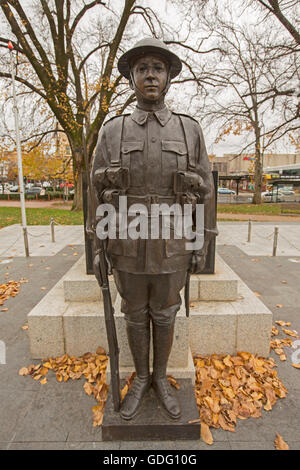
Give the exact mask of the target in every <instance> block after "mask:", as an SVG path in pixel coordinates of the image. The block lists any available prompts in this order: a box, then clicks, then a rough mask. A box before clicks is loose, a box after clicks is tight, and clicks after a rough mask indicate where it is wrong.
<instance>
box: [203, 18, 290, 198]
mask: <svg viewBox="0 0 300 470" xmlns="http://www.w3.org/2000/svg"><path fill="white" fill-rule="evenodd" d="M206 25H207V27H209V28H211V30H213V31H214V34H215V37H216V40H217V41H218V43H219V44H220V45H222V48H223V50H224V51H225V52H224V53H223V54H219V63H218V64H217V66H216V69H215V75H216V84H217V86H216V87H215V89H214V91H213V92H212V93H211V94H210V99H209V101H207V102H206V111H205V118H206V119H207V120H208V122H209V124H210V126H214V127H215V129H216V133H217V140H220V139H221V138H224V137H225V136H226V135H228V134H239V135H242V134H243V135H245V144H244V145H243V146H242V147H243V148H241V150H240V152H239V154H241V153H243V152H244V151H246V150H248V151H249V150H250V151H251V149H252V148H253V147H254V154H255V194H254V198H253V203H255V204H259V203H261V187H262V170H263V168H262V157H263V153H264V151H265V149H266V148H268V147H270V146H271V145H272V144H274V143H275V142H276V141H278V140H279V139H281V138H282V137H283V136H284V135H286V134H287V133H288V132H292V131H295V130H296V129H299V121H297V118H299V106H298V103H297V99H296V97H295V93H294V88H293V86H292V84H293V83H294V81H295V80H296V79H299V68H298V67H297V66H296V64H295V61H296V56H295V53H294V50H293V51H292V52H291V51H289V53H287V52H286V50H285V49H284V48H283V47H281V50H280V49H279V48H278V47H276V42H277V36H276V35H277V31H273V30H272V29H269V30H267V31H264V30H262V29H261V28H256V27H249V26H247V27H245V26H243V25H237V24H236V23H234V21H233V20H232V18H231V19H230V18H229V17H228V16H227V18H226V19H224V18H223V17H222V15H220V14H218V12H215V14H214V17H213V19H212V18H209V19H207V21H206ZM279 90H284V91H282V92H280V91H279ZM251 136H252V137H251Z"/></svg>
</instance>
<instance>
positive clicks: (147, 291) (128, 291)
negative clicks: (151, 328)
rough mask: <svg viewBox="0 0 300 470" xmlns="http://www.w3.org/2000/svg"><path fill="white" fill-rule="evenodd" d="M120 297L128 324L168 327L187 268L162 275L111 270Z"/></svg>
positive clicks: (175, 308)
mask: <svg viewBox="0 0 300 470" xmlns="http://www.w3.org/2000/svg"><path fill="white" fill-rule="evenodd" d="M113 274H114V279H115V283H116V286H117V289H118V291H119V293H120V296H121V298H122V302H121V311H122V312H123V313H124V314H125V320H126V322H127V324H128V325H140V326H142V325H147V324H148V323H149V318H151V319H152V322H153V323H154V324H155V325H157V326H170V325H172V324H173V323H174V321H175V317H176V313H177V312H178V310H179V309H180V306H181V297H180V291H181V289H182V288H183V287H184V285H185V282H186V276H187V270H184V271H177V272H173V273H165V274H144V273H142V274H135V273H128V272H125V271H119V270H116V269H113Z"/></svg>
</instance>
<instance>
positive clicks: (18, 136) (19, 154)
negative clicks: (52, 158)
mask: <svg viewBox="0 0 300 470" xmlns="http://www.w3.org/2000/svg"><path fill="white" fill-rule="evenodd" d="M8 48H9V54H10V69H11V79H12V91H13V100H14V108H13V109H14V118H15V128H16V143H17V159H18V175H19V187H20V202H21V215H22V228H23V236H24V247H25V255H26V256H27V257H28V256H29V245H28V234H27V223H26V211H25V196H24V181H23V168H22V154H21V141H20V128H19V113H18V107H17V96H16V87H15V64H14V58H13V52H12V51H13V48H14V47H13V45H12V43H11V42H10V41H9V43H8Z"/></svg>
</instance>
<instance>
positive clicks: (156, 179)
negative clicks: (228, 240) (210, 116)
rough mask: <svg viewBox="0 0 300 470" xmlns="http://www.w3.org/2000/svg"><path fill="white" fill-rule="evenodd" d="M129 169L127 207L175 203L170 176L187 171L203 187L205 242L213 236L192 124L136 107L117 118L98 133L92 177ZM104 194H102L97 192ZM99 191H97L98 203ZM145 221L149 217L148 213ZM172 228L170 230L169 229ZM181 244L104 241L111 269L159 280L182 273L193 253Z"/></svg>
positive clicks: (207, 173) (203, 157)
mask: <svg viewBox="0 0 300 470" xmlns="http://www.w3.org/2000/svg"><path fill="white" fill-rule="evenodd" d="M111 166H115V167H118V166H120V167H123V168H125V167H126V168H129V173H130V187H129V188H128V190H127V191H126V195H127V197H128V206H130V202H131V201H132V202H138V201H139V200H140V201H141V202H142V203H144V201H145V200H146V201H149V202H150V203H151V202H152V203H153V202H154V203H155V202H157V203H161V202H167V201H168V202H169V204H170V205H171V204H172V203H174V202H176V201H175V194H174V187H173V186H174V173H175V172H176V171H178V170H184V171H187V170H190V171H193V172H195V173H197V174H199V175H201V176H202V178H203V180H204V182H205V184H206V186H207V196H206V198H205V202H204V204H205V237H206V238H209V237H211V236H213V235H215V234H216V233H217V230H216V220H215V207H214V186H213V179H212V173H211V169H210V164H209V161H208V156H207V152H206V148H205V143H204V138H203V134H202V130H201V128H200V126H199V124H198V122H197V121H195V120H194V119H193V118H191V117H189V116H185V115H180V114H176V113H174V112H171V111H170V110H169V109H168V108H167V107H164V108H163V109H161V110H159V111H156V112H154V113H150V112H147V111H144V110H142V109H139V108H138V107H137V108H136V109H135V111H134V112H133V113H132V114H131V115H125V116H117V117H115V118H112V119H111V120H109V121H107V122H106V123H105V124H104V126H103V127H102V129H101V131H100V134H99V138H98V142H97V146H96V150H95V154H94V159H93V164H92V170H91V171H92V177H93V175H94V173H95V171H96V170H97V169H99V168H103V167H111ZM101 189H105V188H101ZM101 189H99V187H98V197H99V199H98V200H99V203H100V202H102V201H101V200H100V196H99V194H100V193H101ZM149 215H150V213H149ZM171 225H172V224H171ZM186 241H187V240H186V239H184V238H183V239H180V240H178V239H174V238H173V237H172V228H171V239H169V240H168V239H157V240H153V239H150V237H149V239H147V240H143V239H137V240H132V239H130V238H129V239H126V240H120V239H109V241H108V245H107V255H108V256H109V258H110V261H111V264H112V267H113V268H115V269H118V270H121V271H127V272H132V273H149V274H162V273H170V272H176V271H180V270H187V269H188V266H189V264H190V261H191V257H192V251H187V250H186V249H185V242H186Z"/></svg>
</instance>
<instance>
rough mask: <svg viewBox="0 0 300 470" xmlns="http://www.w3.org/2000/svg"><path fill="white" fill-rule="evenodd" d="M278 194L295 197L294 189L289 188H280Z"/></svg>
mask: <svg viewBox="0 0 300 470" xmlns="http://www.w3.org/2000/svg"><path fill="white" fill-rule="evenodd" d="M278 192H279V193H281V194H283V195H284V196H294V195H295V191H293V190H292V189H289V188H279V189H278Z"/></svg>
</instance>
